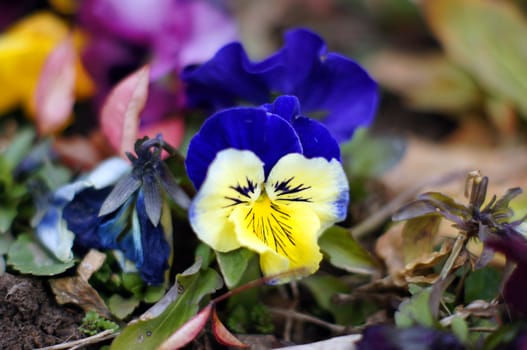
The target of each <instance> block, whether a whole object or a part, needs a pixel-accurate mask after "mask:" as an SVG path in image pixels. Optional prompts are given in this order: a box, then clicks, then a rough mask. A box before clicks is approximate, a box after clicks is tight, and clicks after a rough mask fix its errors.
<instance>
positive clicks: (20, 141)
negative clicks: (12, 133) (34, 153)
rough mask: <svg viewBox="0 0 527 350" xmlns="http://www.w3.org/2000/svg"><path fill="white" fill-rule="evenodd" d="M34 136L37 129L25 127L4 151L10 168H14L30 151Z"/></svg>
mask: <svg viewBox="0 0 527 350" xmlns="http://www.w3.org/2000/svg"><path fill="white" fill-rule="evenodd" d="M34 138H35V131H34V130H33V129H23V130H22V131H20V132H18V133H17V135H16V137H15V138H14V139H13V140H12V141H11V143H10V144H9V147H8V148H7V149H6V150H5V152H4V153H2V157H3V158H4V160H5V165H7V166H8V168H9V170H13V169H14V168H15V167H16V166H17V165H18V163H20V161H21V160H22V159H23V158H24V156H25V155H26V154H27V153H28V152H29V150H30V149H31V145H32V144H33V140H34Z"/></svg>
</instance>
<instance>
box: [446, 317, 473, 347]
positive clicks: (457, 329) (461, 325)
mask: <svg viewBox="0 0 527 350" xmlns="http://www.w3.org/2000/svg"><path fill="white" fill-rule="evenodd" d="M450 328H451V329H452V333H454V334H455V336H456V337H457V338H458V339H459V340H460V341H461V342H463V343H466V342H467V341H468V335H469V330H468V325H467V322H466V321H465V320H464V319H463V318H462V317H459V316H456V317H454V318H453V319H452V323H451V325H450Z"/></svg>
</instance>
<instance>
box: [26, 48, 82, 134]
mask: <svg viewBox="0 0 527 350" xmlns="http://www.w3.org/2000/svg"><path fill="white" fill-rule="evenodd" d="M75 61H76V53H75V47H74V46H73V41H72V40H71V38H67V39H65V40H64V41H62V42H61V43H60V44H59V45H58V46H57V47H56V48H55V49H54V50H53V51H52V52H51V53H50V54H49V56H48V58H47V60H46V62H45V63H44V66H43V68H42V72H41V74H40V78H39V80H38V82H37V88H36V91H35V106H36V123H37V128H38V131H39V133H40V134H41V135H48V134H51V133H54V132H57V131H59V130H60V129H61V128H63V127H64V125H65V124H66V122H67V121H68V119H69V117H70V115H71V113H72V111H73V103H74V102H75V97H74V89H75Z"/></svg>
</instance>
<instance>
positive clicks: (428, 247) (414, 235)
mask: <svg viewBox="0 0 527 350" xmlns="http://www.w3.org/2000/svg"><path fill="white" fill-rule="evenodd" d="M440 223H441V217H440V216H436V215H433V216H430V215H429V216H422V217H417V218H414V219H410V220H408V221H406V222H405V224H404V227H403V232H402V236H403V255H404V262H405V264H408V263H410V262H412V261H415V260H417V259H419V258H420V257H421V256H423V255H424V254H428V253H430V252H432V250H433V248H434V240H435V238H436V236H437V231H438V229H439V224H440Z"/></svg>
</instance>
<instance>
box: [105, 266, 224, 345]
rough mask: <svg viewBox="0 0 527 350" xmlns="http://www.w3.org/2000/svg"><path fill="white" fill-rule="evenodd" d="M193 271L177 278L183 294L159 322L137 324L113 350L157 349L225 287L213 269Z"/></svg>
mask: <svg viewBox="0 0 527 350" xmlns="http://www.w3.org/2000/svg"><path fill="white" fill-rule="evenodd" d="M195 270H196V269H193V271H191V272H190V273H187V274H185V273H183V274H180V275H178V277H177V278H178V282H179V283H180V285H181V286H182V288H183V290H184V292H183V293H182V294H180V295H178V297H177V299H176V300H175V301H174V302H172V303H171V304H170V305H169V306H168V307H167V308H166V310H165V311H164V312H163V313H162V314H161V315H159V316H158V317H156V318H153V319H150V320H146V321H138V322H135V323H133V324H131V325H129V326H128V327H126V328H125V329H124V330H123V332H122V333H121V334H120V335H119V336H118V337H117V338H116V339H115V340H114V341H113V343H112V346H111V349H112V350H134V349H138V350H139V349H156V348H157V347H158V346H159V345H160V344H161V343H162V342H163V341H164V340H165V339H166V338H168V336H170V335H171V334H172V333H174V332H175V331H176V330H177V329H178V328H179V327H180V326H181V325H183V324H184V323H185V322H186V321H188V320H189V319H190V318H191V317H192V316H194V315H195V314H196V313H197V312H198V310H199V306H200V302H201V300H202V299H203V298H205V297H207V296H209V295H210V294H211V293H213V292H215V291H216V290H218V289H219V288H221V286H222V282H221V277H220V276H219V275H218V274H217V273H216V271H214V270H212V269H205V270H200V269H199V267H198V270H197V271H195Z"/></svg>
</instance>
